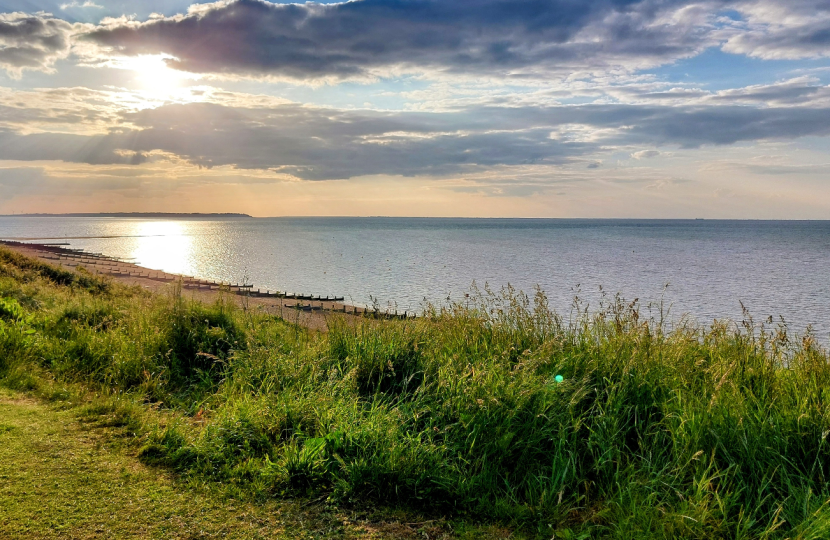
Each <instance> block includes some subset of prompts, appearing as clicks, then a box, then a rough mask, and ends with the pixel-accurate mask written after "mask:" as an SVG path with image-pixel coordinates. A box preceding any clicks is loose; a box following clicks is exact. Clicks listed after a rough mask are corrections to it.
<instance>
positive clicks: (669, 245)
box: [0, 217, 830, 342]
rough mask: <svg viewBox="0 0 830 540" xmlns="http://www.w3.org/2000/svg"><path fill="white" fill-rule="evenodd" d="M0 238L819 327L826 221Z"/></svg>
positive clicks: (9, 228)
mask: <svg viewBox="0 0 830 540" xmlns="http://www.w3.org/2000/svg"><path fill="white" fill-rule="evenodd" d="M0 238H4V239H14V238H16V239H24V240H25V241H29V240H26V239H38V240H37V241H44V242H45V241H66V242H69V243H70V244H71V246H70V247H73V248H82V249H86V250H88V251H95V252H101V253H105V254H108V255H112V256H116V257H122V258H133V259H134V262H136V263H137V264H140V265H142V266H146V267H149V268H153V269H159V270H164V271H167V272H175V273H181V274H188V275H193V276H198V277H202V278H207V279H215V280H223V281H233V282H241V281H244V280H247V281H248V282H249V283H253V284H254V285H255V287H258V288H261V289H270V290H283V291H285V290H287V291H289V292H301V293H306V294H315V295H316V294H322V295H324V296H325V295H334V294H336V295H338V296H345V298H346V299H347V301H351V302H352V303H355V304H360V305H366V304H370V303H372V302H373V301H377V302H378V303H380V305H382V306H387V305H391V306H393V307H395V308H397V309H399V310H404V309H408V310H413V309H414V310H419V309H421V308H422V307H423V305H424V302H425V301H429V302H434V303H439V304H440V303H443V302H446V300H447V299H448V298H450V299H455V300H463V299H464V294H465V293H468V292H470V286H471V285H472V283H473V282H475V283H476V284H478V285H479V286H484V284H485V283H487V284H489V286H490V287H491V288H494V289H498V288H500V287H502V286H505V285H507V284H508V283H509V284H511V285H513V286H514V287H516V288H518V289H521V290H523V291H526V292H528V293H530V294H532V293H533V290H534V287H535V286H537V285H538V286H539V287H541V288H542V289H543V290H544V291H545V292H546V293H547V295H548V297H549V298H550V302H551V305H552V306H553V307H554V308H555V309H556V310H557V311H558V312H560V313H561V314H564V315H566V316H567V315H568V314H569V313H570V310H571V307H572V304H573V299H574V296H575V295H577V294H578V295H579V297H580V298H581V299H582V300H583V302H585V303H587V305H588V308H589V310H591V309H595V308H596V307H597V306H598V305H599V303H600V301H601V300H602V293H601V292H600V287H602V290H603V291H604V292H605V294H606V295H613V294H615V293H620V294H621V295H622V296H623V297H624V298H626V299H628V300H633V299H635V298H637V299H639V301H640V303H641V304H642V305H644V306H645V305H647V304H648V303H649V302H659V301H660V300H661V299H662V300H663V303H664V308H670V311H669V313H670V317H671V318H672V319H673V320H675V321H678V320H680V318H681V317H682V316H684V315H686V316H688V317H691V318H693V319H694V320H696V321H698V322H700V323H704V324H708V323H711V321H712V320H714V319H723V318H728V319H732V320H736V321H740V320H741V319H742V316H743V313H742V308H741V302H742V303H743V305H744V306H746V308H747V309H748V310H749V312H750V313H751V314H752V315H753V316H754V317H755V319H756V320H758V321H760V320H762V319H764V318H766V317H768V316H772V317H774V319H775V320H776V321H778V320H779V317H784V319H785V320H786V321H787V322H788V323H789V325H790V327H791V329H792V330H795V331H803V330H804V329H805V328H806V326H807V325H812V326H813V327H814V328H815V330H816V332H817V334H818V335H819V338H820V340H821V341H822V342H825V341H827V339H826V338H827V335H828V333H830V222H828V221H729V220H725V221H720V220H592V219H460V218H458V219H456V218H250V219H211V218H205V219H157V218H156V219H136V218H129V219H125V218H98V217H93V218H85V217H84V218H80V217H0ZM31 241H35V240H31ZM583 306H584V304H583Z"/></svg>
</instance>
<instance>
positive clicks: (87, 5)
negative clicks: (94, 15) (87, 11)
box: [60, 0, 104, 10]
mask: <svg viewBox="0 0 830 540" xmlns="http://www.w3.org/2000/svg"><path fill="white" fill-rule="evenodd" d="M60 8H61V9H62V10H67V9H73V8H80V9H84V8H94V9H104V6H99V5H98V4H96V3H95V2H91V1H90V0H86V1H85V2H78V1H77V0H75V1H74V2H68V3H66V4H61V5H60Z"/></svg>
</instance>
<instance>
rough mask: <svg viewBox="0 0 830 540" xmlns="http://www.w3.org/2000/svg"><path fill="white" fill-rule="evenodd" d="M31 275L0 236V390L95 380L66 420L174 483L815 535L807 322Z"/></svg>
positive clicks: (691, 528)
mask: <svg viewBox="0 0 830 540" xmlns="http://www.w3.org/2000/svg"><path fill="white" fill-rule="evenodd" d="M44 266H45V265H40V266H38V265H37V264H36V263H33V262H31V261H28V260H25V259H23V258H21V257H19V256H17V255H14V254H12V253H10V252H6V251H0V276H2V277H0V297H2V298H4V299H5V300H4V301H3V302H4V304H0V320H2V321H3V322H2V326H0V377H2V378H3V384H5V386H6V387H9V388H14V389H17V390H22V391H28V392H30V393H33V394H35V395H42V396H43V397H46V398H48V399H55V393H57V394H58V395H59V394H60V390H59V387H60V385H61V384H82V385H84V387H86V388H88V389H90V390H91V391H94V392H97V393H98V394H99V395H100V396H102V397H101V398H99V399H98V400H97V401H96V403H97V404H96V405H94V406H91V405H89V404H87V405H86V406H85V407H84V408H83V414H84V415H87V416H88V417H89V418H94V419H95V421H96V422H99V423H101V422H103V423H105V424H107V425H110V426H111V427H112V428H113V429H120V430H122V431H123V432H126V433H130V434H131V435H130V436H129V441H130V442H129V445H131V447H132V448H135V449H136V453H137V455H138V456H139V458H140V459H141V461H142V462H143V463H145V464H150V465H155V466H160V467H163V468H164V469H165V470H169V471H175V472H176V473H177V474H178V478H181V479H183V481H190V482H200V483H203V484H204V485H211V486H216V485H221V486H223V490H225V492H226V493H229V494H231V495H233V496H235V497H237V498H238V499H239V500H249V501H272V502H273V501H280V500H289V499H295V498H300V499H301V500H325V501H328V503H329V504H331V505H335V506H336V507H338V508H341V509H349V508H352V509H353V508H371V507H375V506H382V507H384V508H390V507H391V508H401V509H404V511H407V512H418V513H422V514H424V515H426V516H433V517H443V516H447V517H449V518H450V519H451V523H498V524H502V525H503V526H506V527H508V528H509V529H511V530H513V531H520V532H521V533H522V534H527V535H530V536H539V537H542V536H544V537H545V538H550V537H551V536H554V537H556V538H634V537H636V538H803V539H808V538H827V537H830V507H829V506H828V505H830V489H828V487H827V480H828V478H827V475H828V474H830V443H828V441H827V437H828V433H830V409H829V408H828V404H830V386H828V382H830V364H828V354H827V351H826V350H824V349H823V348H822V347H820V346H819V345H818V344H817V343H816V340H815V339H814V337H813V336H812V335H811V334H810V333H809V331H808V332H806V333H805V334H804V335H803V336H801V337H796V336H794V335H792V333H791V332H790V331H789V329H787V328H786V326H784V325H783V324H781V325H775V326H772V327H771V325H770V323H769V322H767V323H766V324H765V325H758V324H756V323H755V322H754V321H752V320H751V318H749V317H747V320H746V321H743V323H742V324H738V325H735V324H731V323H728V322H721V323H715V324H714V325H713V326H711V327H705V328H704V327H700V326H697V325H695V324H692V323H689V322H681V323H680V324H677V325H674V326H669V325H667V324H665V323H664V322H662V316H661V314H660V313H659V312H657V313H656V314H655V316H653V317H648V316H646V315H645V314H644V312H643V311H641V310H640V308H639V306H638V305H637V304H636V302H635V303H631V304H629V303H625V302H623V301H622V300H621V299H619V298H610V299H608V301H607V303H606V304H605V305H603V306H601V307H600V309H598V310H597V311H596V312H594V313H590V314H589V313H587V312H586V311H584V310H579V309H575V310H574V311H573V312H572V313H571V314H570V316H569V317H568V318H567V319H564V318H563V317H561V316H559V315H557V314H555V313H553V312H551V311H550V310H549V309H548V307H547V301H546V299H545V297H544V295H543V294H542V293H541V292H539V293H538V294H537V295H536V296H535V298H532V299H530V298H527V297H525V296H524V295H522V294H520V293H516V292H515V291H512V290H509V289H508V290H504V291H499V292H492V291H489V290H484V291H473V293H472V297H471V300H470V302H468V303H467V304H465V305H464V306H461V305H455V306H449V307H447V308H444V309H430V310H429V311H428V313H427V316H426V317H423V318H420V319H418V320H416V321H373V320H366V321H358V322H357V323H355V324H353V323H349V322H347V321H346V320H344V319H338V318H332V320H330V323H329V331H328V332H327V333H326V334H317V333H312V332H309V331H306V330H304V329H302V328H298V327H297V326H295V325H292V324H290V323H288V322H286V321H283V320H280V319H277V318H274V317H273V316H269V315H264V314H258V313H254V312H252V311H250V310H240V309H238V308H236V307H235V305H234V304H233V302H230V301H225V300H222V299H220V300H219V301H217V302H216V303H215V304H213V305H203V304H198V303H194V302H191V301H189V300H187V299H185V298H184V297H183V296H182V295H181V291H173V292H172V293H171V294H170V295H169V296H158V295H156V296H153V295H148V294H146V293H143V292H141V291H138V290H135V289H128V288H124V287H121V286H119V285H117V284H113V283H109V282H105V281H99V280H97V279H95V278H92V277H89V276H80V277H75V275H74V274H68V273H65V274H68V275H64V274H61V273H60V271H58V270H49V269H44ZM56 272H57V274H56ZM4 306H5V307H4ZM577 307H578V306H577ZM50 378H54V380H55V381H57V382H56V383H53V384H49V385H45V384H44V383H43V382H42V381H44V380H48V379H50ZM560 381H561V382H560ZM56 388H58V390H56ZM3 424H4V425H5V422H3ZM10 433H14V431H12V432H10ZM5 436H8V435H0V437H5ZM453 520H454V521H453ZM458 527H460V528H457V530H456V531H455V532H456V534H461V535H475V534H480V533H481V530H485V529H475V527H473V528H472V529H465V528H464V526H460V525H459V526H458ZM486 530H488V531H489V530H490V529H486ZM470 531H472V532H470ZM481 534H483V533H481Z"/></svg>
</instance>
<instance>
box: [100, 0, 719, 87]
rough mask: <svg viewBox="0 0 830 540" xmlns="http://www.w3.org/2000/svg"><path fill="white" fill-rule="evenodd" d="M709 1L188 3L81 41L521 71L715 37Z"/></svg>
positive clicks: (307, 73)
mask: <svg viewBox="0 0 830 540" xmlns="http://www.w3.org/2000/svg"><path fill="white" fill-rule="evenodd" d="M716 3H717V2H715V1H714V0H709V1H704V2H698V3H690V2H689V1H688V0H592V1H590V2H587V1H586V2H581V1H572V0H468V1H463V2H462V1H458V0H412V1H403V0H395V1H388V0H355V1H351V2H344V3H337V4H314V3H306V4H274V3H269V2H264V1H260V0H236V1H220V2H215V3H213V4H202V5H194V6H191V8H190V10H189V11H188V13H187V14H184V15H178V16H174V17H166V18H161V17H157V18H153V19H151V20H148V21H146V22H137V21H134V20H130V19H127V18H120V19H110V20H107V21H104V22H103V24H102V25H101V26H100V27H99V28H98V29H96V30H95V31H93V32H91V33H89V34H88V35H87V36H86V37H85V39H87V40H89V41H92V42H94V43H97V44H98V45H100V46H102V47H105V48H107V49H109V51H110V53H111V54H120V55H141V54H167V55H171V56H173V57H175V60H171V61H170V65H171V66H172V67H175V68H176V69H180V70H185V71H191V72H198V73H219V74H241V75H254V76H259V75H278V76H287V77H293V78H297V79H310V78H311V79H314V78H324V77H334V78H350V77H366V76H373V75H376V74H378V73H384V72H388V71H389V70H418V71H424V70H432V71H440V72H446V73H473V74H481V73H486V74H492V75H497V76H510V77H526V76H534V75H546V74H548V75H549V74H550V73H571V72H574V71H587V72H596V71H602V70H604V69H607V68H618V67H620V66H624V67H626V68H634V67H647V66H651V65H655V64H660V63H665V62H669V61H673V60H675V59H677V58H681V57H686V56H691V55H694V54H696V53H697V52H699V51H701V50H703V49H705V48H706V47H709V46H713V45H716V44H717V43H718V41H717V40H716V37H715V36H714V34H713V33H712V30H713V26H712V23H713V20H714V19H713V16H714V12H713V10H712V8H711V6H712V5H715V4H716Z"/></svg>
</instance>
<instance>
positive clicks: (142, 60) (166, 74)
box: [119, 55, 198, 97]
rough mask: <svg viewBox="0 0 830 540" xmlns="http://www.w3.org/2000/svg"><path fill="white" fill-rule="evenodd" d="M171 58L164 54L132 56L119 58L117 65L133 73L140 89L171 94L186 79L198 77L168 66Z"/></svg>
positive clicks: (160, 93)
mask: <svg viewBox="0 0 830 540" xmlns="http://www.w3.org/2000/svg"><path fill="white" fill-rule="evenodd" d="M171 59H172V57H170V56H165V55H142V56H133V57H130V58H124V59H121V61H120V62H119V63H120V66H119V67H121V68H123V69H127V70H130V71H133V72H134V73H135V82H136V83H137V84H138V86H139V87H140V89H141V90H144V91H146V92H148V93H150V94H152V95H155V96H159V97H164V96H171V95H173V94H175V93H176V92H177V91H178V90H179V89H180V88H182V87H183V86H185V84H186V83H187V82H188V81H192V80H195V79H198V76H197V75H195V74H192V73H187V72H184V71H178V70H175V69H172V68H170V66H169V65H168V61H169V60H171Z"/></svg>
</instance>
